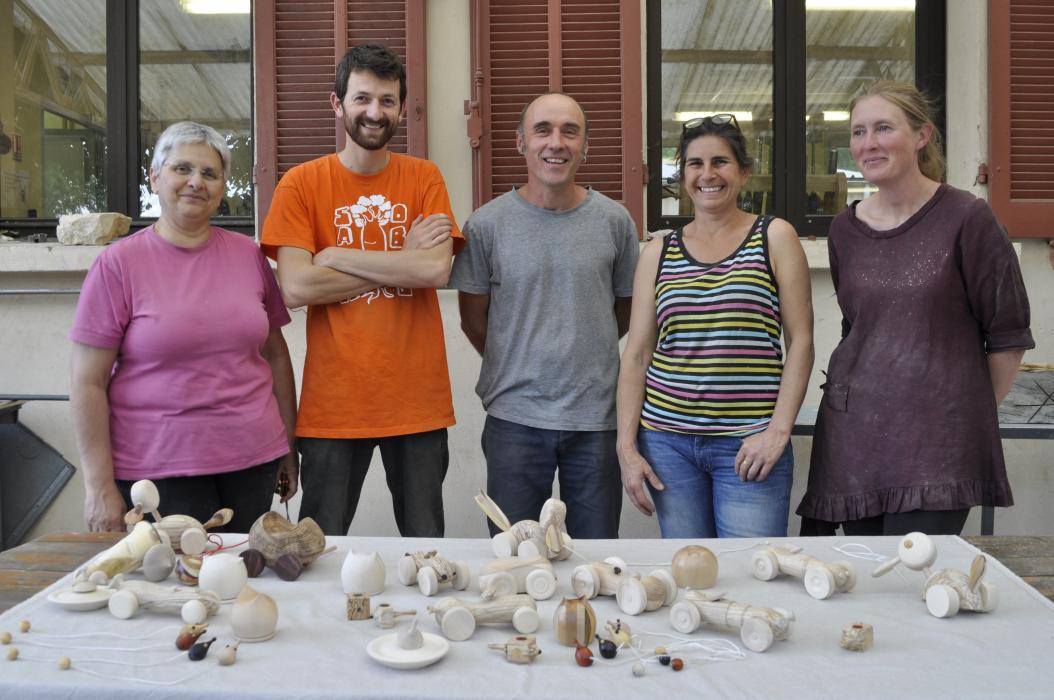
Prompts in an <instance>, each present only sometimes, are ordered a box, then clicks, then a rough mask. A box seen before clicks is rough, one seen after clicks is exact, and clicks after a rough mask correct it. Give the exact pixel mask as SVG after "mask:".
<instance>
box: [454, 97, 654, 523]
mask: <svg viewBox="0 0 1054 700" xmlns="http://www.w3.org/2000/svg"><path fill="white" fill-rule="evenodd" d="M516 131H517V133H516V146H517V148H518V149H519V151H520V153H522V154H523V156H524V161H525V163H526V166H527V184H526V185H524V186H522V187H518V188H516V189H513V190H512V191H510V192H507V193H505V194H503V195H501V196H500V197H497V198H496V199H494V200H492V201H491V202H489V203H487V204H485V205H484V206H482V207H481V208H480V209H478V210H477V211H476V212H475V213H473V214H472V216H471V217H470V218H469V220H468V222H467V223H466V224H465V227H464V234H465V238H466V239H467V244H466V246H465V249H464V251H463V252H462V253H460V254H459V255H458V256H457V258H455V260H454V268H453V271H452V272H451V276H450V286H451V287H454V288H456V289H457V290H458V303H459V306H460V309H461V328H462V330H463V331H464V332H465V335H466V336H467V337H468V339H469V341H470V342H471V343H472V345H473V346H474V347H475V348H476V350H477V351H478V352H479V353H480V354H481V355H482V356H483V364H482V368H481V371H480V376H479V382H478V383H477V384H476V393H477V394H479V397H480V399H482V401H483V408H484V409H485V410H486V411H487V420H486V424H485V425H484V428H483V436H482V444H483V453H484V455H485V456H486V459H487V493H488V494H489V495H490V496H491V498H493V499H494V500H495V502H497V504H498V505H499V506H500V507H501V509H502V510H503V511H504V512H505V514H506V515H507V516H508V517H509V519H510V521H512V522H516V521H517V520H523V519H527V518H529V519H537V518H538V514H539V512H540V510H541V507H542V503H544V502H545V500H546V499H547V498H549V497H550V496H551V495H552V490H553V479H554V477H555V476H558V478H559V483H560V498H561V499H562V500H563V501H564V502H565V503H566V504H567V513H568V516H567V529H568V533H569V534H570V535H571V537H573V538H577V539H591V538H614V537H618V523H619V514H620V512H621V509H622V486H621V480H620V476H619V465H618V458H617V456H616V454H615V384H616V382H617V380H618V366H619V365H618V363H619V358H618V339H619V338H620V337H621V336H622V335H623V334H625V332H626V328H627V326H628V324H629V310H630V297H631V296H632V293H633V270H634V267H635V266H636V263H637V253H638V237H637V229H636V226H635V225H634V224H633V220H632V219H631V218H630V215H629V213H628V212H627V211H626V209H625V208H624V207H623V206H622V205H620V204H618V203H617V202H615V201H613V200H611V199H609V198H608V197H605V196H604V195H602V194H600V193H599V192H595V191H593V190H591V189H589V188H586V187H582V186H581V185H578V184H576V183H575V175H576V173H577V172H578V168H579V166H580V165H581V164H582V163H584V162H585V160H586V152H587V150H588V137H589V123H588V121H587V119H586V115H585V113H584V112H583V111H582V108H581V107H580V106H579V104H578V103H577V102H576V101H575V100H574V99H572V98H571V97H569V96H567V95H563V94H559V93H549V94H545V95H541V96H540V97H537V98H535V99H534V100H532V101H531V102H530V103H528V104H527V106H526V107H524V109H523V112H522V113H521V114H520V122H519V125H518V126H517V130H516ZM491 528H492V532H493V524H491Z"/></svg>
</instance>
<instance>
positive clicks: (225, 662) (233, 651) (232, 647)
mask: <svg viewBox="0 0 1054 700" xmlns="http://www.w3.org/2000/svg"><path fill="white" fill-rule="evenodd" d="M239 644H241V642H235V643H234V644H228V645H227V646H225V647H223V651H221V652H220V653H219V655H218V656H217V657H216V658H217V660H218V661H219V662H220V666H232V665H233V664H234V661H235V659H236V656H237V653H238V645H239Z"/></svg>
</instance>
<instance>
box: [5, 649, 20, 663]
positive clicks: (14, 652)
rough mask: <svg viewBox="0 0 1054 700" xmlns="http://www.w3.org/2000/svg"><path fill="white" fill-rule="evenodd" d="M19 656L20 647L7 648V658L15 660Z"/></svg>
mask: <svg viewBox="0 0 1054 700" xmlns="http://www.w3.org/2000/svg"><path fill="white" fill-rule="evenodd" d="M17 658H18V647H11V648H10V649H8V650H7V660H8V661H14V660H15V659H17Z"/></svg>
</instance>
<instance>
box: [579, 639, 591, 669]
mask: <svg viewBox="0 0 1054 700" xmlns="http://www.w3.org/2000/svg"><path fill="white" fill-rule="evenodd" d="M575 663H576V664H578V665H579V666H592V665H593V650H592V649H590V648H589V647H587V646H583V645H581V644H577V643H576V644H575Z"/></svg>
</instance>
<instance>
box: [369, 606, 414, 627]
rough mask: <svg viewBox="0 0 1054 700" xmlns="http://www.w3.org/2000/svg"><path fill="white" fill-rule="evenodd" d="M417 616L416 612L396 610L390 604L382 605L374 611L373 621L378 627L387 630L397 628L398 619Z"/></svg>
mask: <svg viewBox="0 0 1054 700" xmlns="http://www.w3.org/2000/svg"><path fill="white" fill-rule="evenodd" d="M416 614H417V611H416V610H396V609H395V608H393V607H392V606H391V605H390V604H389V603H380V604H379V605H378V606H377V608H376V609H375V610H374V611H373V620H374V622H376V623H377V626H378V627H380V628H381V629H385V630H387V629H391V628H392V627H395V623H396V622H397V620H398V618H400V617H403V616H404V615H416Z"/></svg>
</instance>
